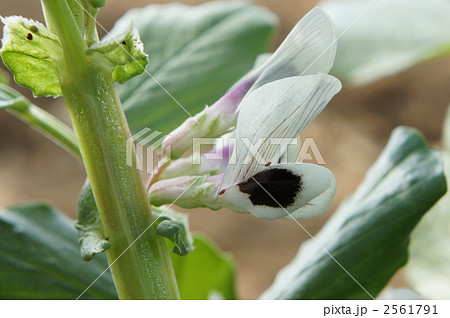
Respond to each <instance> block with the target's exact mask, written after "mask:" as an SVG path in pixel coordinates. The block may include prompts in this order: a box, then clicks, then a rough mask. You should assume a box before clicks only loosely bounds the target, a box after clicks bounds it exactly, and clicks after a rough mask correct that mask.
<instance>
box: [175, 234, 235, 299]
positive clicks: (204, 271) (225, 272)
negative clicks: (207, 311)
mask: <svg viewBox="0 0 450 318" xmlns="http://www.w3.org/2000/svg"><path fill="white" fill-rule="evenodd" d="M194 246H195V250H194V251H193V252H191V253H189V254H188V255H186V256H179V255H176V254H171V255H172V263H173V267H174V270H175V276H176V278H177V282H178V288H179V290H180V294H181V299H210V298H223V299H236V294H235V291H234V276H235V266H234V262H233V260H232V259H231V257H230V256H228V255H227V254H225V253H223V252H221V251H220V250H219V248H218V247H216V246H215V245H214V244H213V243H212V242H211V241H210V240H208V239H206V237H204V236H202V235H195V236H194Z"/></svg>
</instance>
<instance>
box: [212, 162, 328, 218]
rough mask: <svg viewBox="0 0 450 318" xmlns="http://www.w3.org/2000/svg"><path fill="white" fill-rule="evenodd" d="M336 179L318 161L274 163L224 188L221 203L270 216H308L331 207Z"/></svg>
mask: <svg viewBox="0 0 450 318" xmlns="http://www.w3.org/2000/svg"><path fill="white" fill-rule="evenodd" d="M335 193H336V179H335V177H334V175H333V174H332V173H331V171H330V170H328V169H327V168H325V167H322V166H318V165H314V164H307V163H304V164H287V165H274V166H272V167H269V168H266V169H264V170H262V171H261V172H259V173H257V174H256V175H254V176H252V177H250V178H249V179H248V180H246V181H244V182H242V183H240V184H237V185H235V186H232V187H230V188H227V189H225V190H222V191H221V192H220V194H219V197H218V203H221V204H222V205H223V206H225V207H227V208H229V209H231V210H233V211H236V212H244V211H247V212H250V213H251V214H253V215H254V216H256V217H259V218H266V219H278V218H285V219H288V220H292V219H293V218H294V219H296V220H298V219H305V218H310V217H314V216H317V215H320V214H322V213H324V212H326V211H327V210H328V208H329V207H330V205H331V202H332V201H333V198H334V194H335Z"/></svg>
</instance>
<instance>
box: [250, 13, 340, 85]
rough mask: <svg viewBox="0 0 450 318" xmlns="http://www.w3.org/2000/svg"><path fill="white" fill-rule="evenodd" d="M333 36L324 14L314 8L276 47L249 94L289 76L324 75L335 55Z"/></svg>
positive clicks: (329, 21)
mask: <svg viewBox="0 0 450 318" xmlns="http://www.w3.org/2000/svg"><path fill="white" fill-rule="evenodd" d="M336 48H337V44H336V32H335V29H334V25H333V22H332V21H331V19H330V17H329V16H328V14H327V13H325V12H324V11H323V10H322V9H320V8H318V7H316V8H314V9H312V10H311V11H310V12H308V13H307V14H306V15H305V16H304V17H303V19H301V20H300V22H298V23H297V25H296V26H295V27H294V29H292V31H291V32H290V33H289V35H288V36H287V37H286V39H285V40H284V41H283V43H282V44H281V45H280V47H279V48H278V49H277V50H276V51H275V53H274V54H273V55H272V56H271V58H270V59H268V61H266V63H264V64H263V65H262V66H261V67H260V69H259V70H256V71H255V72H256V73H258V72H261V75H260V77H259V78H258V80H257V82H256V83H255V85H254V86H253V87H252V89H251V90H252V91H253V90H255V89H257V88H258V87H261V86H262V85H264V84H267V83H269V82H272V81H275V80H278V79H281V78H284V77H291V76H298V75H310V74H316V73H328V72H329V71H330V70H331V67H332V66H333V62H334V58H335V55H336Z"/></svg>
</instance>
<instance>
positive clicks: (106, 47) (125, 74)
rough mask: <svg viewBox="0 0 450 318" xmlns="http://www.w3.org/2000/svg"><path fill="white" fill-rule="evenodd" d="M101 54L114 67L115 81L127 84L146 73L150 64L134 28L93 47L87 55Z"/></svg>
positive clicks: (131, 27)
mask: <svg viewBox="0 0 450 318" xmlns="http://www.w3.org/2000/svg"><path fill="white" fill-rule="evenodd" d="M94 53H100V54H102V55H103V56H104V57H105V59H106V60H107V61H108V62H109V63H110V64H111V66H112V67H113V73H112V76H113V79H114V81H116V82H118V83H121V84H123V83H125V82H126V81H127V80H129V79H130V78H132V77H134V76H136V75H139V74H141V73H142V72H144V70H145V67H146V66H147V63H148V55H147V54H145V53H144V47H143V45H142V42H141V40H140V38H139V33H138V31H137V30H136V28H134V27H133V26H130V29H129V31H128V32H126V33H124V34H122V35H119V36H115V37H114V38H110V39H108V40H104V41H102V42H101V43H99V44H94V45H92V46H91V47H90V48H89V49H88V50H87V54H94Z"/></svg>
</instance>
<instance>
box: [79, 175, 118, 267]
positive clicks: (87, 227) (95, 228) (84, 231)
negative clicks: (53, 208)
mask: <svg viewBox="0 0 450 318" xmlns="http://www.w3.org/2000/svg"><path fill="white" fill-rule="evenodd" d="M77 216H78V220H77V223H76V224H75V228H76V229H77V231H78V236H79V237H80V239H79V242H80V249H81V257H82V258H83V260H85V261H90V260H92V259H93V258H94V256H95V254H100V253H103V252H105V251H106V250H107V249H109V248H110V247H111V244H110V243H109V242H108V239H107V238H106V237H105V234H104V232H103V224H102V220H101V219H100V214H99V212H98V209H97V204H96V203H95V198H94V194H93V193H92V188H91V184H90V183H89V181H88V180H87V179H86V182H85V183H84V185H83V188H82V189H81V193H80V196H79V198H78V208H77Z"/></svg>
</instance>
